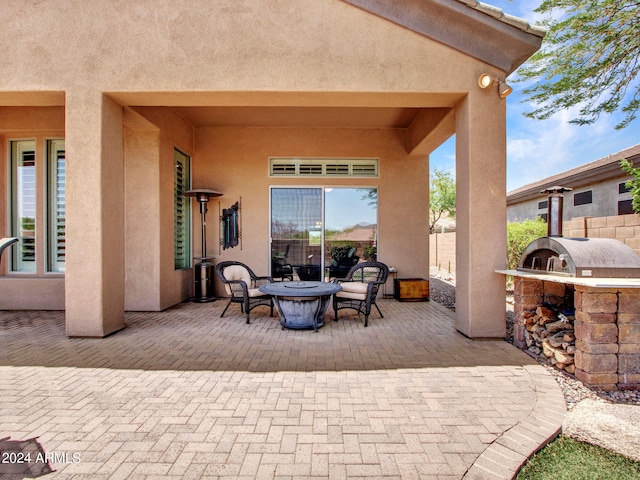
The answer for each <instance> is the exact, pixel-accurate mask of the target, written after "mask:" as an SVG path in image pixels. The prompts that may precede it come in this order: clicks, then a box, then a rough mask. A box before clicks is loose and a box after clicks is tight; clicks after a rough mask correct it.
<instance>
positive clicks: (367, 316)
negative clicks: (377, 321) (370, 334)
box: [364, 315, 369, 327]
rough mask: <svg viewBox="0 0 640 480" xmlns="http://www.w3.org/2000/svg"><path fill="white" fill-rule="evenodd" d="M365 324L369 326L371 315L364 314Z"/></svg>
mask: <svg viewBox="0 0 640 480" xmlns="http://www.w3.org/2000/svg"><path fill="white" fill-rule="evenodd" d="M364 326H365V327H368V326H369V315H365V316H364Z"/></svg>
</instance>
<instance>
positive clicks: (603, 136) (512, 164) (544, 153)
mask: <svg viewBox="0 0 640 480" xmlns="http://www.w3.org/2000/svg"><path fill="white" fill-rule="evenodd" d="M484 3H488V4H490V5H493V6H496V7H498V8H501V9H502V10H503V11H504V12H505V13H508V14H511V15H515V16H516V17H520V18H523V19H525V20H527V21H528V22H529V23H531V24H536V23H537V20H539V19H540V16H539V15H538V14H537V13H535V12H534V11H533V10H534V9H535V8H537V7H538V5H540V3H541V0H512V1H509V0H484ZM514 75H515V74H513V75H511V77H509V78H512V77H514ZM507 83H509V82H508V79H507ZM509 84H510V85H511V86H512V87H513V93H512V94H511V95H509V96H508V97H507V191H511V190H514V189H516V188H519V187H521V186H523V185H527V184H529V183H532V182H535V181H537V180H541V179H543V178H545V177H548V176H550V175H554V174H556V173H560V172H563V171H565V170H569V169H571V168H573V167H577V166H579V165H583V164H585V163H588V162H591V161H594V160H598V159H600V158H603V157H606V156H607V155H610V154H614V153H617V152H619V151H621V150H624V149H626V148H629V147H631V146H633V145H637V144H638V143H640V119H636V120H635V121H634V122H632V123H631V124H630V125H629V126H628V127H626V128H625V129H623V130H615V129H614V125H616V124H617V123H618V121H619V120H620V118H621V116H620V115H615V114H614V115H603V116H601V117H600V119H599V120H598V121H597V122H596V123H594V124H593V125H588V126H577V125H572V124H570V123H568V121H569V120H570V119H571V118H572V115H571V114H570V112H559V113H557V114H556V115H554V116H552V117H551V118H549V119H548V120H532V119H528V118H526V117H525V116H524V115H523V114H522V113H523V112H525V111H530V110H531V107H529V106H528V105H527V104H526V103H523V95H522V94H521V90H522V88H524V86H523V85H522V84H520V83H513V82H511V83H509ZM430 160H431V163H430V168H431V171H433V170H434V168H438V169H440V170H446V171H450V172H452V173H453V175H454V176H455V139H450V140H448V141H447V142H446V143H444V144H443V145H442V146H441V147H440V148H438V149H437V150H436V151H435V152H433V153H432V154H431V158H430Z"/></svg>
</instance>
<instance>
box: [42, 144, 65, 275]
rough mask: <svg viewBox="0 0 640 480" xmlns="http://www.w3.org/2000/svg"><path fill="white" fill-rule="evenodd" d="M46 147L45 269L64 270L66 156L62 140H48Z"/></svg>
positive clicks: (52, 270)
mask: <svg viewBox="0 0 640 480" xmlns="http://www.w3.org/2000/svg"><path fill="white" fill-rule="evenodd" d="M47 143H48V149H47V155H48V158H47V185H48V193H47V199H48V202H47V222H48V226H47V228H48V235H47V242H48V248H47V271H49V272H64V271H65V231H66V221H65V218H66V197H65V189H66V158H65V147H64V140H49V141H48V142H47Z"/></svg>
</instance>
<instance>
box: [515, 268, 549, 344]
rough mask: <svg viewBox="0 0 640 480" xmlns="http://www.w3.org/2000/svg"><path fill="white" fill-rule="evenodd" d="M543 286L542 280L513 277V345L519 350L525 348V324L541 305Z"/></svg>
mask: <svg viewBox="0 0 640 480" xmlns="http://www.w3.org/2000/svg"><path fill="white" fill-rule="evenodd" d="M543 295H544V285H543V282H542V280H536V279H530V278H522V277H515V278H514V284H513V305H514V311H513V314H514V321H513V343H514V345H515V346H516V347H518V348H521V349H526V348H527V342H526V330H527V327H526V325H527V323H529V322H530V321H531V319H532V318H533V317H534V316H535V314H536V309H537V308H538V307H539V306H540V305H542V297H543Z"/></svg>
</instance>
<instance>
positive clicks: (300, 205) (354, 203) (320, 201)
mask: <svg viewBox="0 0 640 480" xmlns="http://www.w3.org/2000/svg"><path fill="white" fill-rule="evenodd" d="M377 209H378V208H377V190H376V189H374V188H320V187H316V188H306V187H305V188H272V189H271V275H272V276H273V277H274V278H276V279H289V280H321V279H328V278H329V277H341V276H344V275H345V274H346V273H347V272H348V271H349V269H350V268H351V267H352V266H353V265H355V264H356V263H358V262H359V261H363V260H370V259H375V258H376V255H377V251H376V249H377Z"/></svg>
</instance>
